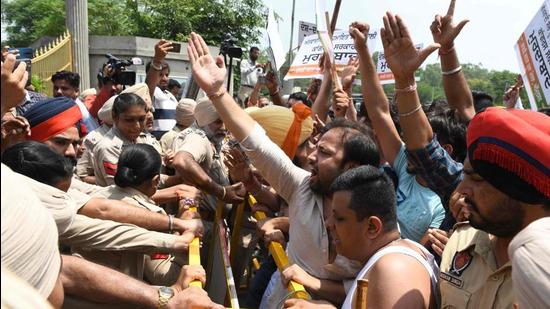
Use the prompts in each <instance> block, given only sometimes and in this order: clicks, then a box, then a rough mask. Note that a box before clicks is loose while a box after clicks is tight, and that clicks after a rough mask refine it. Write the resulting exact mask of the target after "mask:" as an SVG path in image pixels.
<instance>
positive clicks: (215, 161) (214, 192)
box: [172, 98, 244, 221]
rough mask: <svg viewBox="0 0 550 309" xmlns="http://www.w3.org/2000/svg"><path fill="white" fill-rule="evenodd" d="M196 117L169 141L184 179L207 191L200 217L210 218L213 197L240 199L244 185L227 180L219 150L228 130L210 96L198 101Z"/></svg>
mask: <svg viewBox="0 0 550 309" xmlns="http://www.w3.org/2000/svg"><path fill="white" fill-rule="evenodd" d="M195 119H196V122H195V124H194V125H192V126H191V127H189V128H187V129H185V130H183V131H182V132H180V133H179V134H178V136H177V137H176V138H175V139H174V141H173V143H172V150H173V151H174V152H175V153H176V156H175V158H174V163H173V165H174V168H175V169H176V171H177V173H178V174H179V175H180V176H181V177H182V178H183V179H184V180H185V181H187V182H189V183H191V184H192V185H194V186H195V187H197V188H199V189H201V190H202V191H205V192H207V193H208V196H207V197H206V198H205V199H204V200H203V203H202V204H201V207H200V211H202V213H201V216H203V219H209V218H210V220H209V221H211V219H212V217H213V215H214V212H215V211H216V200H217V199H220V200H223V201H225V202H228V203H232V202H241V201H242V200H243V198H242V197H243V196H244V190H243V189H244V188H243V185H242V184H241V183H238V184H235V185H230V183H229V177H228V173H227V169H226V168H225V166H224V163H223V155H222V153H221V148H222V145H223V142H224V139H225V138H226V135H227V131H226V129H225V126H224V124H223V122H222V121H221V119H220V117H219V115H218V113H217V112H216V109H215V108H214V105H212V102H211V101H210V100H208V99H207V98H203V99H201V100H200V101H199V102H197V106H196V107H195Z"/></svg>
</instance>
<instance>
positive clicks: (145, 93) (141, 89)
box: [120, 83, 153, 107]
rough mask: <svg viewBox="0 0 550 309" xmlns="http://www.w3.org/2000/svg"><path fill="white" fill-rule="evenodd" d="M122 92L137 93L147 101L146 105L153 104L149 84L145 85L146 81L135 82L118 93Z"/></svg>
mask: <svg viewBox="0 0 550 309" xmlns="http://www.w3.org/2000/svg"><path fill="white" fill-rule="evenodd" d="M123 93H133V94H136V95H138V96H139V97H140V98H142V99H143V101H145V103H147V106H148V107H151V106H152V105H153V103H152V102H153V101H151V94H150V93H149V86H147V84H146V83H139V84H135V85H133V86H131V87H128V88H126V89H124V91H122V92H121V93H120V94H123Z"/></svg>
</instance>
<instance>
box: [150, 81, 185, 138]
mask: <svg viewBox="0 0 550 309" xmlns="http://www.w3.org/2000/svg"><path fill="white" fill-rule="evenodd" d="M177 106H178V100H177V99H176V98H175V97H174V95H173V94H171V93H170V92H169V91H162V90H160V88H159V87H156V88H155V95H154V100H153V107H154V108H155V111H154V112H153V117H154V118H155V119H154V120H153V131H152V132H151V133H152V134H153V135H154V136H155V137H156V138H157V139H160V137H161V136H162V135H163V134H164V133H166V132H168V131H170V130H172V128H173V127H174V126H175V125H176V107H177Z"/></svg>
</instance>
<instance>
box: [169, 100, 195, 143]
mask: <svg viewBox="0 0 550 309" xmlns="http://www.w3.org/2000/svg"><path fill="white" fill-rule="evenodd" d="M196 105H197V103H196V102H195V100H192V99H188V98H183V99H181V100H180V102H179V103H178V106H177V107H176V125H175V126H174V127H173V128H172V130H170V131H168V132H166V133H164V135H162V137H161V138H160V145H161V146H162V150H163V151H164V152H165V153H166V152H167V151H168V150H170V151H171V150H172V143H173V142H174V139H175V138H176V137H177V136H178V134H179V133H180V132H181V131H183V130H185V129H187V128H188V127H190V126H191V125H192V124H193V122H195V116H194V113H195V106H196Z"/></svg>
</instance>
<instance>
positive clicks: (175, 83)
mask: <svg viewBox="0 0 550 309" xmlns="http://www.w3.org/2000/svg"><path fill="white" fill-rule="evenodd" d="M174 87H178V88H181V84H180V83H179V82H178V81H177V80H175V79H171V78H170V79H169V80H168V89H169V90H172V88H174Z"/></svg>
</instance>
